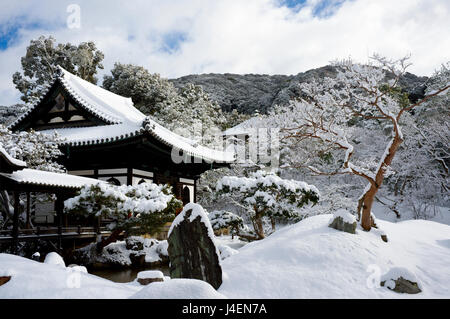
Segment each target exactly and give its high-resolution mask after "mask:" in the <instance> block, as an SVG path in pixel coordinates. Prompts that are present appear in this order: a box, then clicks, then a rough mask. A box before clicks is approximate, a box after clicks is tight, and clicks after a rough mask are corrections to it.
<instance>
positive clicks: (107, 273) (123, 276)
mask: <svg viewBox="0 0 450 319" xmlns="http://www.w3.org/2000/svg"><path fill="white" fill-rule="evenodd" d="M145 270H160V271H162V273H163V274H164V275H165V276H169V267H167V266H160V267H157V268H137V269H136V268H130V269H92V270H89V273H90V274H92V275H95V276H98V277H102V278H105V279H108V280H111V281H114V282H121V283H125V282H131V281H133V280H135V279H136V277H137V274H138V273H139V272H140V271H145Z"/></svg>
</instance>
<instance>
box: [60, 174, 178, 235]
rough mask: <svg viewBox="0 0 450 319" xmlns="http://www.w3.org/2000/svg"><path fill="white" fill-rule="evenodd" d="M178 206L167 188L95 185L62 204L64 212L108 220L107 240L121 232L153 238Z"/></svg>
mask: <svg viewBox="0 0 450 319" xmlns="http://www.w3.org/2000/svg"><path fill="white" fill-rule="evenodd" d="M181 205H182V203H181V201H179V200H178V199H176V198H175V196H174V195H173V194H172V189H171V187H170V186H168V185H156V184H154V183H142V184H139V185H135V186H131V185H121V186H116V185H111V184H108V183H103V182H99V183H97V184H95V185H91V186H84V187H83V188H82V189H81V190H80V191H79V194H78V195H77V196H75V197H73V198H70V199H68V200H66V201H65V202H64V206H65V207H64V210H65V212H66V213H78V214H84V215H92V216H103V217H106V218H108V219H112V220H113V222H112V223H111V224H110V225H109V227H110V229H111V230H113V234H112V235H111V236H116V237H117V235H118V233H120V232H121V231H123V230H124V231H125V232H126V233H127V235H133V234H135V235H138V234H154V233H156V232H158V231H160V229H161V227H162V226H163V225H164V224H165V223H167V222H169V221H172V220H173V218H174V217H175V212H176V210H177V209H178V208H180V207H181ZM110 242H111V241H110Z"/></svg>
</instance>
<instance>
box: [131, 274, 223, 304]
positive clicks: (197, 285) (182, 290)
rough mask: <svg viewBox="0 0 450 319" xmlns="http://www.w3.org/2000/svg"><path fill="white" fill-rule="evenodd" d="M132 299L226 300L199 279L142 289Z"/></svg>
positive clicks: (176, 280) (171, 281)
mask: <svg viewBox="0 0 450 319" xmlns="http://www.w3.org/2000/svg"><path fill="white" fill-rule="evenodd" d="M130 298H131V299H186V298H189V299H224V298H226V297H225V296H224V295H222V294H220V293H218V292H217V291H216V290H214V288H213V287H212V286H211V285H210V284H208V283H207V282H204V281H201V280H197V279H171V280H168V281H163V282H155V283H152V284H151V285H148V286H146V287H145V288H142V290H140V291H139V292H137V293H136V294H134V295H133V296H131V297H130Z"/></svg>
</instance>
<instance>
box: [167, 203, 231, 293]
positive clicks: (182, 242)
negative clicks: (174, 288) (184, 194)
mask: <svg viewBox="0 0 450 319" xmlns="http://www.w3.org/2000/svg"><path fill="white" fill-rule="evenodd" d="M168 243H169V248H168V252H169V259H170V276H171V277H172V278H193V279H200V280H203V281H206V282H208V283H209V284H211V286H213V287H214V288H215V289H217V288H219V287H220V285H221V284H222V268H221V266H220V257H219V253H218V250H217V248H216V246H215V244H214V232H213V229H212V227H211V224H210V222H209V219H208V217H207V216H206V213H205V211H204V210H203V208H202V207H201V206H200V205H198V204H194V203H189V204H187V205H186V206H185V207H184V209H183V211H182V212H181V213H180V214H179V215H178V216H177V217H176V218H175V220H174V221H173V223H172V227H171V228H170V230H169V238H168Z"/></svg>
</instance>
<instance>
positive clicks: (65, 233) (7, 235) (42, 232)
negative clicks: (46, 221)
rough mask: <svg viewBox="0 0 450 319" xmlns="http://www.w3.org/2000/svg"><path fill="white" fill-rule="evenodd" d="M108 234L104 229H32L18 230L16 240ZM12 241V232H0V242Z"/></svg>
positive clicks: (79, 227) (81, 227) (76, 227)
mask: <svg viewBox="0 0 450 319" xmlns="http://www.w3.org/2000/svg"><path fill="white" fill-rule="evenodd" d="M105 233H110V231H109V230H108V229H107V228H106V227H100V228H99V227H84V226H71V227H40V226H38V227H35V228H33V229H19V231H18V234H17V237H18V239H39V238H48V237H55V238H57V237H74V238H76V237H91V236H92V237H94V236H96V235H98V234H105ZM11 239H14V236H13V231H12V230H11V229H8V230H0V241H5V240H11Z"/></svg>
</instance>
